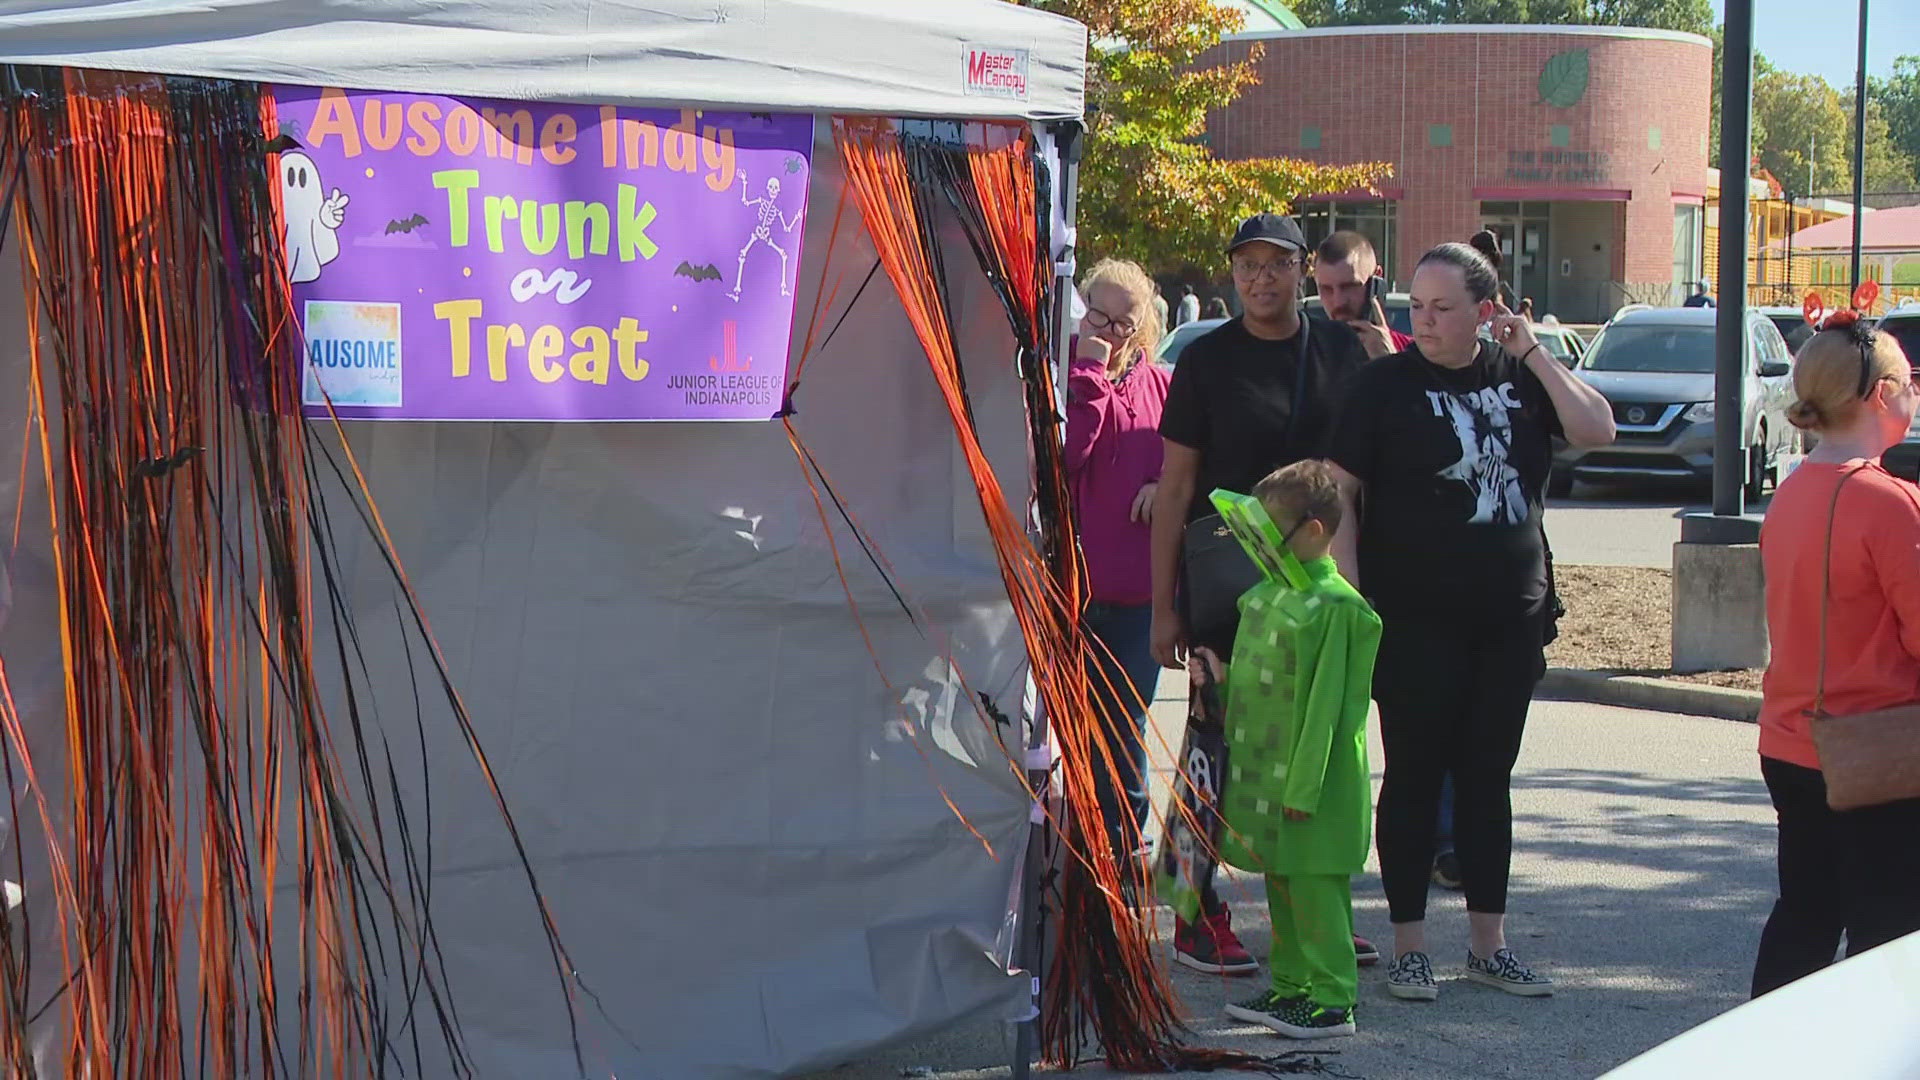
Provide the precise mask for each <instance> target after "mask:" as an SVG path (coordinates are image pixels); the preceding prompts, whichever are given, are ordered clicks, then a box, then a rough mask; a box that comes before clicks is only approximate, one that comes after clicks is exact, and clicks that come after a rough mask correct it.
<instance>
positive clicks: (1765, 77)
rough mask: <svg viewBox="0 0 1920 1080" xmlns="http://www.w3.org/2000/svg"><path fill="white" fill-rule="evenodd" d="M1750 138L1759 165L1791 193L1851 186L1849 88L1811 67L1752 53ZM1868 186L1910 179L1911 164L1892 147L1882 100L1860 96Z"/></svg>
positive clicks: (1898, 185)
mask: <svg viewBox="0 0 1920 1080" xmlns="http://www.w3.org/2000/svg"><path fill="white" fill-rule="evenodd" d="M1754 69H1755V70H1754V79H1753V146H1754V156H1755V157H1756V158H1758V159H1759V162H1760V165H1761V166H1762V167H1763V168H1765V169H1766V170H1767V171H1768V172H1770V173H1772V174H1773V176H1774V179H1776V180H1778V181H1780V186H1781V187H1783V188H1785V189H1786V190H1787V191H1788V192H1789V193H1791V194H1793V195H1796V196H1807V195H1833V194H1837V193H1843V192H1849V191H1852V190H1853V93H1852V91H1851V90H1849V91H1848V92H1846V93H1844V94H1843V93H1841V92H1840V91H1838V90H1835V89H1834V88H1833V86H1832V84H1830V83H1828V82H1827V81H1826V80H1825V79H1822V78H1820V77H1818V76H1815V75H1795V74H1794V73H1792V72H1790V71H1781V70H1779V69H1778V68H1776V67H1774V66H1773V65H1772V64H1769V63H1767V62H1766V60H1765V58H1763V57H1756V58H1755V64H1754ZM1866 136H1867V137H1866V156H1865V166H1866V168H1865V170H1864V171H1865V174H1866V189H1867V190H1868V191H1900V190H1905V189H1907V188H1909V187H1911V186H1912V185H1913V179H1914V177H1913V164H1912V162H1911V161H1909V160H1908V159H1907V158H1906V157H1905V156H1904V155H1903V154H1901V153H1900V152H1899V150H1898V149H1897V148H1896V147H1895V145H1894V142H1893V138H1892V135H1891V133H1890V127H1889V124H1888V116H1887V111H1886V108H1885V106H1884V103H1883V102H1880V101H1876V100H1875V99H1874V97H1873V95H1872V94H1871V92H1869V94H1868V96H1867V131H1866Z"/></svg>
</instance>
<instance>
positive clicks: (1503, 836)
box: [1373, 616, 1546, 923]
mask: <svg viewBox="0 0 1920 1080" xmlns="http://www.w3.org/2000/svg"><path fill="white" fill-rule="evenodd" d="M1540 631H1541V624H1540V619H1539V618H1538V617H1520V618H1514V619H1511V620H1508V621H1505V622H1501V623H1491V624H1489V623H1480V624H1477V625H1476V624H1471V623H1463V622H1462V621H1460V620H1446V621H1441V620H1423V619H1408V618H1394V617H1391V616H1387V617H1385V628H1384V633H1383V635H1382V637H1381V640H1380V657H1379V660H1378V661H1377V662H1376V664H1375V665H1374V672H1373V698H1374V700H1375V701H1376V702H1378V703H1379V705H1380V736H1381V749H1382V750H1383V751H1384V752H1385V755H1386V761H1387V770H1386V778H1385V780H1384V781H1383V782H1382V783H1381V785H1380V807H1379V818H1378V826H1377V828H1376V829H1375V830H1374V832H1375V838H1376V840H1377V842H1378V845H1379V849H1380V879H1381V883H1382V884H1383V885H1384V886H1385V887H1386V892H1387V910H1388V914H1389V916H1390V917H1391V918H1392V920H1393V921H1394V922H1396V923H1408V922H1419V921H1421V920H1422V919H1425V918H1426V916H1427V885H1428V883H1429V882H1430V881H1431V879H1432V875H1433V850H1434V849H1433V844H1434V833H1435V830H1436V827H1437V826H1438V824H1439V821H1438V819H1439V809H1440V787H1441V783H1442V782H1443V781H1444V780H1445V779H1446V777H1447V775H1448V773H1452V775H1453V785H1454V817H1453V841H1454V854H1455V856H1456V857H1457V858H1458V859H1459V860H1460V879H1461V884H1462V885H1463V887H1464V891H1465V892H1466V896H1467V910H1468V911H1475V912H1482V913H1486V914H1501V913H1504V912H1505V911H1506V910H1507V873H1508V868H1509V865H1510V864H1511V862H1512V859H1513V804H1512V802H1511V801H1510V800H1509V798H1508V787H1509V784H1510V783H1511V781H1512V778H1513V763H1514V760H1515V759H1516V758H1518V757H1519V755H1520V735H1521V732H1522V731H1524V730H1525V728H1526V725H1527V706H1528V704H1529V703H1531V701H1532V700H1533V689H1534V687H1535V686H1536V685H1538V684H1539V682H1540V676H1541V675H1543V674H1544V673H1545V671H1546V661H1545V658H1544V656H1543V654H1542V652H1541V643H1540Z"/></svg>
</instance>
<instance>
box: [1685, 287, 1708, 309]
mask: <svg viewBox="0 0 1920 1080" xmlns="http://www.w3.org/2000/svg"><path fill="white" fill-rule="evenodd" d="M1682 306H1683V307H1712V306H1713V297H1711V296H1708V295H1707V283H1706V282H1704V281H1696V282H1694V283H1693V295H1692V296H1689V297H1687V299H1686V302H1685V303H1684V304H1683V305H1682Z"/></svg>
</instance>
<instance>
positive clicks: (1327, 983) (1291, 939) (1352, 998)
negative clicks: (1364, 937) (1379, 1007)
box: [1267, 874, 1360, 1009]
mask: <svg viewBox="0 0 1920 1080" xmlns="http://www.w3.org/2000/svg"><path fill="white" fill-rule="evenodd" d="M1267 911H1268V912H1269V913H1270V914H1271V915H1272V916H1273V954H1272V956H1271V957H1269V959H1268V960H1267V966H1268V968H1269V969H1271V970H1272V972H1273V991H1274V993H1276V994H1278V995H1280V996H1281V997H1285V998H1297V997H1302V996H1304V997H1308V998H1311V999H1312V1000H1313V1003H1314V1004H1316V1005H1325V1006H1327V1007H1328V1008H1332V1009H1350V1008H1352V1007H1353V1006H1354V1004H1355V1003H1356V1002H1357V1001H1359V999H1360V967H1359V964H1358V962H1357V961H1356V960H1355V959H1354V956H1353V881H1352V879H1351V878H1349V877H1348V876H1347V875H1345V874H1340V875H1337V876H1335V875H1327V874H1299V875H1295V876H1293V877H1272V876H1269V877H1268V878H1267Z"/></svg>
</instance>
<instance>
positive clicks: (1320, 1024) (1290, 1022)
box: [1227, 990, 1354, 1039]
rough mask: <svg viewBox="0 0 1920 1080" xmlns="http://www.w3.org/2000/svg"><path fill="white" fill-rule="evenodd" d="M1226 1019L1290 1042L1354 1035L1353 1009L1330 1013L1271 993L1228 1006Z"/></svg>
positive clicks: (1303, 1002)
mask: <svg viewBox="0 0 1920 1080" xmlns="http://www.w3.org/2000/svg"><path fill="white" fill-rule="evenodd" d="M1227 1015H1228V1016H1231V1017H1233V1018H1234V1019H1235V1020H1245V1021H1247V1022H1248V1023H1252V1024H1259V1025H1260V1026H1262V1027H1265V1028H1268V1029H1270V1030H1272V1031H1273V1032H1275V1033H1277V1034H1280V1035H1285V1036H1286V1037H1287V1038H1289V1039H1333V1038H1338V1037H1340V1036H1342V1035H1351V1034H1353V1032H1354V1026H1353V1010H1352V1009H1330V1008H1328V1007H1327V1006H1325V1005H1315V1004H1314V1003H1313V1002H1311V1001H1309V1000H1307V999H1306V998H1283V997H1281V996H1279V995H1278V994H1276V993H1274V992H1273V991H1271V990H1269V991H1267V992H1266V993H1264V994H1261V995H1260V996H1259V997H1256V998H1250V999H1248V1000H1246V1001H1242V1002H1238V1003H1235V1004H1232V1005H1229V1006H1227Z"/></svg>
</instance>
